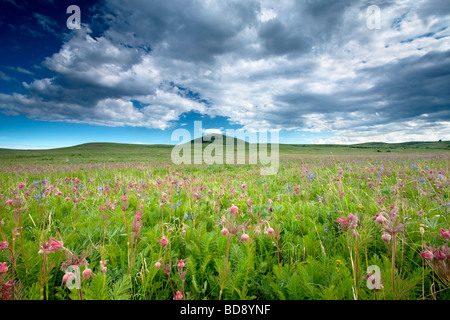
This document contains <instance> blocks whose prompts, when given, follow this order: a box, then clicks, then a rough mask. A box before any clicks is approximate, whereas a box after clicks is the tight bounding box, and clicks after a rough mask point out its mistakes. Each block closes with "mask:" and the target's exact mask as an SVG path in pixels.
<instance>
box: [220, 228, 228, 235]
mask: <svg viewBox="0 0 450 320" xmlns="http://www.w3.org/2000/svg"><path fill="white" fill-rule="evenodd" d="M221 232H222V235H223V236H227V235H228V234H229V232H228V229H227V228H223V229H222V231H221Z"/></svg>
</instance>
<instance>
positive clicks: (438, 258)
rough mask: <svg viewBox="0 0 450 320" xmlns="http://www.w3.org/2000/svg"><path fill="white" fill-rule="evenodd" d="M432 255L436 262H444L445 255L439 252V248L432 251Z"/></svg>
mask: <svg viewBox="0 0 450 320" xmlns="http://www.w3.org/2000/svg"><path fill="white" fill-rule="evenodd" d="M433 255H434V257H435V258H436V259H437V260H445V259H446V255H445V253H443V252H442V251H441V250H439V248H437V249H436V250H435V251H434V253H433Z"/></svg>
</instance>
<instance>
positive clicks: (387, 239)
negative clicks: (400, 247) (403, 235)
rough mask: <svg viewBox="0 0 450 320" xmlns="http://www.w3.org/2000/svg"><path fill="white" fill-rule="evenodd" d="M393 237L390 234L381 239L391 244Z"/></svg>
mask: <svg viewBox="0 0 450 320" xmlns="http://www.w3.org/2000/svg"><path fill="white" fill-rule="evenodd" d="M391 238H392V236H391V235H390V234H388V233H385V234H383V235H382V236H381V239H383V241H384V242H389V241H391Z"/></svg>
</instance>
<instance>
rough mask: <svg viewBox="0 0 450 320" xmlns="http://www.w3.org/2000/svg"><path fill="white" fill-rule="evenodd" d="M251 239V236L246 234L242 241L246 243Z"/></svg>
mask: <svg viewBox="0 0 450 320" xmlns="http://www.w3.org/2000/svg"><path fill="white" fill-rule="evenodd" d="M249 239H250V236H249V235H248V234H246V233H244V234H243V235H242V236H241V240H242V241H244V242H247V241H248V240H249Z"/></svg>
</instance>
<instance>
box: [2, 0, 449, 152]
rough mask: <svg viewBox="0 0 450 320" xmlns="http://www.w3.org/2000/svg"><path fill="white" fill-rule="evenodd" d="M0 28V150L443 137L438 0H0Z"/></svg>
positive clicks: (445, 76)
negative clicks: (274, 137) (231, 135)
mask: <svg viewBox="0 0 450 320" xmlns="http://www.w3.org/2000/svg"><path fill="white" fill-rule="evenodd" d="M71 5H76V6H78V8H79V17H80V20H79V22H80V23H79V28H73V27H74V26H76V22H77V20H76V19H75V20H74V19H73V18H74V17H75V16H73V14H74V13H76V12H75V11H72V10H69V12H68V10H67V9H68V7H69V6H71ZM74 23H75V24H74ZM0 37H1V38H0V39H1V46H0V148H15V149H45V148H58V147H65V146H72V145H77V144H81V143H87V142H119V143H137V144H176V143H178V142H179V141H174V140H173V139H172V133H173V132H174V131H175V130H176V129H180V128H185V129H187V130H189V131H190V132H192V134H193V135H194V133H193V127H194V121H202V128H203V130H204V131H203V132H204V134H207V133H213V132H222V133H226V130H227V129H234V130H237V129H241V130H243V131H244V132H255V131H256V132H263V131H271V130H276V131H278V132H279V142H280V143H301V144H305V143H306V144H316V143H332V144H333V143H338V144H351V143H363V142H373V141H379V142H390V143H393V142H404V141H437V140H439V139H442V140H450V5H449V3H448V0H428V1H424V0H414V1H413V0H392V1H389V0H386V1H377V0H371V1H367V0H348V1H345V0H342V1H337V0H277V1H266V0H245V1H242V0H232V1H231V0H230V1H229V0H220V1H213V0H196V1H191V0H167V1H161V0H131V1H122V0H101V1H93V0H88V1H86V0H85V1H77V0H70V1H69V0H53V1H50V0H32V1H31V0H30V1H19V0H0ZM193 138H195V137H194V136H193Z"/></svg>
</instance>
